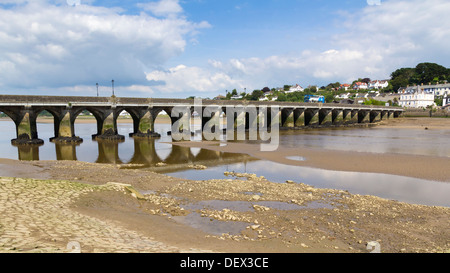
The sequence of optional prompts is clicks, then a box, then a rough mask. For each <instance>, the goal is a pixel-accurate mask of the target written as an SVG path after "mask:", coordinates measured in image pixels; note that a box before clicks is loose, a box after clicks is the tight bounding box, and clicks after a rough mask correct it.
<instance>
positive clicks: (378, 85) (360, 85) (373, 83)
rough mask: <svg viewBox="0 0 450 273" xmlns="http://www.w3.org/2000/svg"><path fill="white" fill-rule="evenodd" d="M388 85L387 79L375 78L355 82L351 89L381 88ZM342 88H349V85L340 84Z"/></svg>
mask: <svg viewBox="0 0 450 273" xmlns="http://www.w3.org/2000/svg"><path fill="white" fill-rule="evenodd" d="M388 86H389V81H387V80H383V81H379V80H375V81H370V82H368V83H366V82H355V83H354V84H353V86H352V88H353V90H367V89H378V90H380V89H383V88H386V87H388ZM341 87H342V89H345V90H347V89H349V88H350V85H349V84H343V85H341Z"/></svg>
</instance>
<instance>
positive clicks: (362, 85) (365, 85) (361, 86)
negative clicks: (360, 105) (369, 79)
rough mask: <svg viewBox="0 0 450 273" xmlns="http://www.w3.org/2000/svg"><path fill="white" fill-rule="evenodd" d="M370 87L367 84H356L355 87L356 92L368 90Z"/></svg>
mask: <svg viewBox="0 0 450 273" xmlns="http://www.w3.org/2000/svg"><path fill="white" fill-rule="evenodd" d="M368 88H369V86H368V85H367V83H365V82H355V84H354V85H353V89H354V90H361V89H368Z"/></svg>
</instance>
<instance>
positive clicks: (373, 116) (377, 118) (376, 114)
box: [370, 111, 381, 123]
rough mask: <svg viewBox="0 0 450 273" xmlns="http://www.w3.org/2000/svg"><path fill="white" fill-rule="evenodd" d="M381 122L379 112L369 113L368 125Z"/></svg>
mask: <svg viewBox="0 0 450 273" xmlns="http://www.w3.org/2000/svg"><path fill="white" fill-rule="evenodd" d="M380 121H381V111H370V123H375V122H380Z"/></svg>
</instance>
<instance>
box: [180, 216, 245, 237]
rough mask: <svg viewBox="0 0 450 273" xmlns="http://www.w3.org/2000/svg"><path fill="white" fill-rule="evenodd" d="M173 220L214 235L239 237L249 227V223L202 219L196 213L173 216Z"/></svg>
mask: <svg viewBox="0 0 450 273" xmlns="http://www.w3.org/2000/svg"><path fill="white" fill-rule="evenodd" d="M172 219H174V220H175V221H177V222H179V223H181V224H185V225H188V226H191V227H193V228H196V229H199V230H201V231H203V232H206V233H209V234H213V235H222V234H223V233H227V234H230V235H238V234H240V233H241V231H242V230H244V229H245V228H246V227H247V226H248V225H249V223H244V222H236V221H218V220H215V219H211V218H209V217H202V216H201V215H200V214H199V213H197V212H195V211H193V212H191V213H189V214H188V215H187V216H173V217H172Z"/></svg>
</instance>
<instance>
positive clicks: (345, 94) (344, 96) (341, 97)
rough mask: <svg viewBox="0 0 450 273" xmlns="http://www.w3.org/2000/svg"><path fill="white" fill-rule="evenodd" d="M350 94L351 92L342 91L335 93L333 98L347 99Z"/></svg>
mask: <svg viewBox="0 0 450 273" xmlns="http://www.w3.org/2000/svg"><path fill="white" fill-rule="evenodd" d="M350 95H351V93H342V94H339V95H336V96H335V98H336V99H349V98H350Z"/></svg>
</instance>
